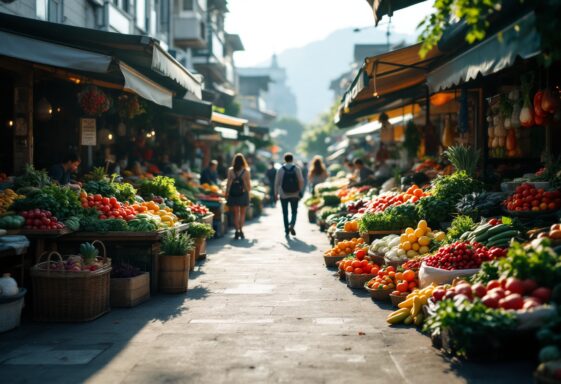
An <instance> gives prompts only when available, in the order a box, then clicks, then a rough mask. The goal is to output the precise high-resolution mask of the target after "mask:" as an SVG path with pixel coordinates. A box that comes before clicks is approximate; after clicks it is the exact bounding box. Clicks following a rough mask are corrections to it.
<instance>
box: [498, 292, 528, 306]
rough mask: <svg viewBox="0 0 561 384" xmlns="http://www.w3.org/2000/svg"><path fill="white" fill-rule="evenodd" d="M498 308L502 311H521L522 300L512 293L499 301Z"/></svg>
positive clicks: (519, 296)
mask: <svg viewBox="0 0 561 384" xmlns="http://www.w3.org/2000/svg"><path fill="white" fill-rule="evenodd" d="M499 306H500V307H501V308H503V309H521V308H522V307H523V306H524V299H523V298H522V295H520V294H518V293H512V294H510V295H508V296H506V297H505V298H504V299H501V300H500V301H499Z"/></svg>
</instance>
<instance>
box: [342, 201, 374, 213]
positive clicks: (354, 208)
mask: <svg viewBox="0 0 561 384" xmlns="http://www.w3.org/2000/svg"><path fill="white" fill-rule="evenodd" d="M368 202H369V200H367V199H360V200H353V201H349V202H348V203H346V204H345V205H346V207H347V212H349V213H350V214H355V213H364V212H365V211H366V207H367V206H368Z"/></svg>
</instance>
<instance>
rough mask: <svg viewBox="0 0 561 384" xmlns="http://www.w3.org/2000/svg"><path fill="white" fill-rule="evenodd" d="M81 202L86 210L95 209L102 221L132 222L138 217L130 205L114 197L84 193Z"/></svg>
mask: <svg viewBox="0 0 561 384" xmlns="http://www.w3.org/2000/svg"><path fill="white" fill-rule="evenodd" d="M80 201H81V202H82V207H84V208H95V209H96V210H97V211H98V212H99V218H100V219H102V220H103V219H123V220H126V221H130V220H132V219H134V218H135V217H136V212H135V210H134V208H133V207H132V206H130V205H129V203H128V202H127V203H125V204H123V203H121V202H119V201H117V199H116V198H114V197H103V196H101V195H92V194H86V193H82V194H81V195H80Z"/></svg>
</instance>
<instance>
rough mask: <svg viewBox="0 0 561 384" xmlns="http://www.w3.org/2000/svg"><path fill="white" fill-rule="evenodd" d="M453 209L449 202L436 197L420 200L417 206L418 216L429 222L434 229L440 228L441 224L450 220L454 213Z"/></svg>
mask: <svg viewBox="0 0 561 384" xmlns="http://www.w3.org/2000/svg"><path fill="white" fill-rule="evenodd" d="M452 208H453V206H452V204H450V203H448V201H443V200H439V199H437V198H436V197H434V196H427V197H424V198H422V199H420V200H419V201H418V202H417V204H416V206H415V209H416V210H417V215H418V216H419V217H420V218H421V219H425V220H426V221H428V223H429V225H430V226H431V227H433V228H436V227H439V226H440V223H442V222H445V221H448V220H449V219H450V217H451V215H452V212H453V209H452Z"/></svg>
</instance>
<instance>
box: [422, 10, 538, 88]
mask: <svg viewBox="0 0 561 384" xmlns="http://www.w3.org/2000/svg"><path fill="white" fill-rule="evenodd" d="M540 52H541V39H540V35H539V33H538V32H537V30H536V15H535V13H534V12H531V13H529V14H527V15H525V16H524V17H522V18H520V19H519V20H517V21H515V22H513V23H512V24H510V25H509V26H508V27H506V28H505V29H503V30H502V31H500V32H498V33H496V34H495V35H493V36H491V37H489V38H488V39H486V40H484V41H483V42H481V43H480V44H478V45H476V46H475V47H473V48H471V49H469V50H468V51H465V52H463V53H462V54H460V55H459V56H457V57H455V58H454V59H452V60H451V61H449V62H447V63H445V64H444V65H442V66H440V67H438V68H436V69H434V70H433V71H431V72H430V73H429V74H428V77H427V84H428V86H429V88H430V91H431V92H438V91H440V90H444V89H448V88H451V87H454V86H457V85H459V84H461V83H463V82H466V81H470V80H473V79H475V78H477V76H479V75H481V76H487V75H491V74H493V73H497V72H499V71H501V70H503V69H505V68H508V67H510V66H512V65H513V64H514V62H515V60H516V58H517V57H520V58H522V59H524V60H526V59H529V58H532V57H534V56H536V55H538V54H539V53H540Z"/></svg>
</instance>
